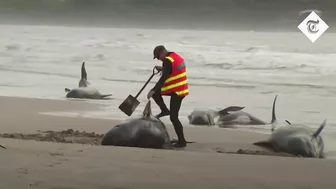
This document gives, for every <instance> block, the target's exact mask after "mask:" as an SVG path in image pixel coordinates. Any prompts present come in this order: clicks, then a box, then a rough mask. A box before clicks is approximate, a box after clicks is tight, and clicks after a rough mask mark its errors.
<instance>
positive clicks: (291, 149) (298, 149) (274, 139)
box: [254, 96, 326, 158]
mask: <svg viewBox="0 0 336 189" xmlns="http://www.w3.org/2000/svg"><path fill="white" fill-rule="evenodd" d="M276 99H277V96H276V97H275V99H274V102H273V110H272V134H271V136H270V138H269V139H268V140H265V141H260V142H256V143H254V145H258V146H262V147H266V148H269V149H272V150H273V151H275V152H286V153H289V154H293V155H297V156H302V157H314V158H324V141H323V138H322V136H321V135H320V133H321V131H322V130H323V128H324V127H325V125H326V120H324V121H323V123H322V124H321V125H320V126H319V128H318V129H316V130H313V129H312V128H309V127H307V126H306V125H301V124H291V123H290V122H289V121H287V120H286V122H287V123H288V125H286V126H282V127H279V128H277V129H275V126H276V123H277V119H276V115H275V103H276Z"/></svg>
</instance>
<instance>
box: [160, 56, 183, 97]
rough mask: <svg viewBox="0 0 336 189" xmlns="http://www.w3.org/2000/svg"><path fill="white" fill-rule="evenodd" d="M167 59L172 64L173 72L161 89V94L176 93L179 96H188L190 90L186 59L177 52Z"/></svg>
mask: <svg viewBox="0 0 336 189" xmlns="http://www.w3.org/2000/svg"><path fill="white" fill-rule="evenodd" d="M166 59H168V60H169V61H170V63H171V64H172V71H171V74H170V75H169V76H168V78H167V79H166V81H165V83H164V84H163V86H162V88H161V94H162V95H165V94H169V93H173V92H175V93H176V94H177V95H179V96H187V95H188V94H189V89H188V81H187V72H186V67H185V64H184V59H183V58H182V57H181V56H180V55H178V54H177V53H175V52H172V53H170V55H169V56H167V57H166Z"/></svg>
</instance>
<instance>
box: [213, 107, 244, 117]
mask: <svg viewBox="0 0 336 189" xmlns="http://www.w3.org/2000/svg"><path fill="white" fill-rule="evenodd" d="M244 108H245V107H241V106H229V107H227V108H225V109H223V110H220V111H218V114H219V115H227V114H229V112H236V111H240V110H242V109H244Z"/></svg>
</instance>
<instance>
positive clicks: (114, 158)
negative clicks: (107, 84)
mask: <svg viewBox="0 0 336 189" xmlns="http://www.w3.org/2000/svg"><path fill="white" fill-rule="evenodd" d="M0 104H1V107H3V108H2V113H1V114H0V118H1V127H0V128H1V129H0V130H1V134H2V135H4V134H5V133H7V137H9V134H11V133H12V138H10V137H9V138H0V144H1V145H4V146H5V147H6V148H7V149H0V150H1V156H0V167H1V168H0V175H1V176H0V178H1V182H0V188H3V189H12V188H13V189H16V188H21V189H24V188H44V189H47V188H48V189H49V188H50V189H75V188H80V189H86V188H87V189H89V188H90V189H92V188H101V189H105V188H106V189H107V188H118V189H130V188H137V189H139V188H147V189H148V188H172V187H175V188H207V187H211V188H258V189H260V188H279V189H280V188H285V187H286V188H323V189H325V188H334V187H335V184H336V181H335V179H334V174H335V173H336V171H335V169H336V161H334V160H327V159H304V158H295V157H277V156H266V155H245V154H244V155H242V154H237V151H239V150H240V151H241V152H243V151H249V150H250V151H251V152H263V151H264V150H263V149H261V148H258V147H256V146H253V145H252V143H253V142H256V141H258V140H262V139H264V138H265V137H267V135H263V134H258V133H253V132H249V131H239V130H235V129H231V130H230V129H217V128H202V127H197V128H195V127H186V128H185V134H186V136H187V139H188V140H189V141H195V143H192V144H190V145H189V146H188V147H187V148H185V149H183V150H182V149H181V150H154V149H141V148H128V147H112V146H109V147H106V146H99V145H97V144H98V143H99V137H100V136H102V134H104V133H105V132H106V131H107V130H109V129H110V128H111V127H113V126H114V125H116V124H117V123H118V120H107V119H91V118H82V117H75V118H71V117H61V116H51V115H43V114H40V112H48V111H53V112H55V111H71V110H83V111H85V110H94V109H98V108H100V106H101V105H96V104H94V103H87V102H85V101H64V100H40V99H28V98H27V99H26V98H13V97H1V98H0ZM167 127H168V130H169V133H170V134H171V137H172V138H176V137H175V133H174V131H173V128H172V126H171V125H167ZM71 129H72V130H71ZM64 130H67V131H64ZM45 131H49V134H50V133H56V134H54V136H55V135H57V132H59V133H58V135H61V134H62V132H60V131H63V134H69V135H73V137H72V140H68V141H66V140H65V141H63V142H62V141H57V137H55V138H54V139H53V140H55V142H48V141H37V140H39V139H38V138H35V139H36V140H34V137H32V138H31V139H33V140H19V139H13V138H19V137H20V136H21V137H27V136H29V134H30V136H37V133H39V132H40V133H41V132H45ZM76 131H77V132H76ZM84 131H85V133H84ZM92 132H94V133H92ZM13 133H21V135H20V134H13ZM60 133H61V134H60ZM32 134H35V135H32ZM76 136H79V138H80V137H81V138H82V139H84V140H75V139H76ZM61 137H62V136H61ZM65 138H66V137H65ZM68 138H69V137H68ZM70 138H71V137H70ZM77 138H78V137H77ZM63 139H64V138H63ZM85 139H87V140H85ZM90 139H92V140H90ZM93 140H95V141H96V143H95V142H92V141H93ZM97 141H98V142H97ZM64 142H66V143H64ZM76 143H82V144H76ZM265 152H266V151H265Z"/></svg>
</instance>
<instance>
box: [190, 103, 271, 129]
mask: <svg viewBox="0 0 336 189" xmlns="http://www.w3.org/2000/svg"><path fill="white" fill-rule="evenodd" d="M244 108H245V107H241V106H229V107H227V108H225V109H223V110H220V111H216V110H198V109H196V110H193V112H191V114H189V115H188V120H189V124H191V125H208V126H211V125H218V126H219V127H223V128H227V127H235V125H266V124H269V123H270V122H266V121H263V120H261V119H259V118H257V117H255V116H253V115H251V114H250V113H247V112H244V111H241V110H242V109H244ZM216 119H217V121H215V120H216Z"/></svg>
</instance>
